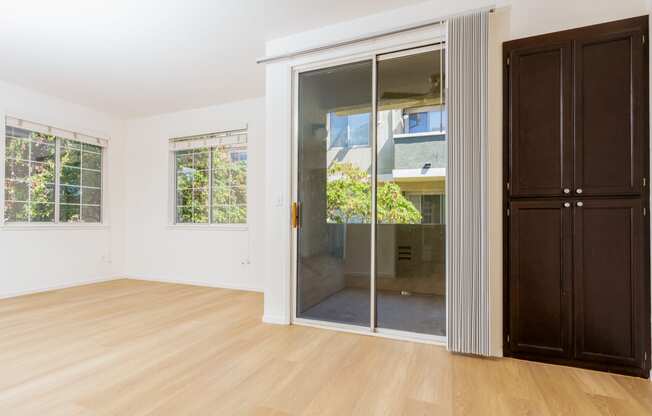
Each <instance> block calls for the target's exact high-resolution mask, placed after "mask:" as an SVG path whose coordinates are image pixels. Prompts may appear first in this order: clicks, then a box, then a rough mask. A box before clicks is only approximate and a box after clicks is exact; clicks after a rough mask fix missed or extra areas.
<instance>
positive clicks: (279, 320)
mask: <svg viewBox="0 0 652 416" xmlns="http://www.w3.org/2000/svg"><path fill="white" fill-rule="evenodd" d="M263 322H264V323H266V324H274V325H290V320H289V319H287V318H285V317H283V316H280V315H263Z"/></svg>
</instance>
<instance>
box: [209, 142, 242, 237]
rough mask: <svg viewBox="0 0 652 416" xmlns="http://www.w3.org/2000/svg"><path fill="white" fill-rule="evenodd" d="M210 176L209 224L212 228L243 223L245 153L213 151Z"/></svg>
mask: <svg viewBox="0 0 652 416" xmlns="http://www.w3.org/2000/svg"><path fill="white" fill-rule="evenodd" d="M234 155H238V156H237V157H235V156H234ZM212 175H213V189H212V193H213V196H212V201H211V202H212V222H213V223H214V224H238V223H246V204H247V189H246V185H247V152H246V150H244V149H243V150H237V151H234V150H232V149H226V148H221V149H215V151H213V171H212ZM238 204H239V205H240V206H238ZM243 207H244V208H243Z"/></svg>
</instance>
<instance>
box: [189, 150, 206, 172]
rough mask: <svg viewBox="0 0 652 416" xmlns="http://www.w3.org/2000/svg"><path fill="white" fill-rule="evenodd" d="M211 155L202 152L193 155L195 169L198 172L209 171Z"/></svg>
mask: <svg viewBox="0 0 652 416" xmlns="http://www.w3.org/2000/svg"><path fill="white" fill-rule="evenodd" d="M209 155H210V153H209V152H208V151H202V152H201V153H195V154H194V155H193V168H195V169H197V170H207V169H208V157H209Z"/></svg>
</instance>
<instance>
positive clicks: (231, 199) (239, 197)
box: [173, 135, 247, 224]
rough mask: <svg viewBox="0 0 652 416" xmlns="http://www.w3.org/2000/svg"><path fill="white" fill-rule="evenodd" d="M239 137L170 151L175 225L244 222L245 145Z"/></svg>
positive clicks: (245, 210)
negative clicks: (230, 141)
mask: <svg viewBox="0 0 652 416" xmlns="http://www.w3.org/2000/svg"><path fill="white" fill-rule="evenodd" d="M240 137H244V138H245V139H239V140H238V141H236V142H234V143H228V141H225V140H220V138H217V139H213V141H215V142H216V144H215V146H205V147H194V146H193V145H192V144H190V146H191V147H193V148H191V149H187V150H174V170H175V205H174V206H175V219H174V222H175V223H176V224H246V222H247V144H246V135H240ZM177 140H180V139H177ZM207 140H211V139H210V136H209V139H207ZM243 140H244V141H243ZM204 141H205V140H203V139H202V140H199V141H195V143H198V142H204ZM181 143H183V142H181ZM186 144H187V143H186ZM182 146H183V144H182ZM174 148H175V147H174V142H173V149H174Z"/></svg>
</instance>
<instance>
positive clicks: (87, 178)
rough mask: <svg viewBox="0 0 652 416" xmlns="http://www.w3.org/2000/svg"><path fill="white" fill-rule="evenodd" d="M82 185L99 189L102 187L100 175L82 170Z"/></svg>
mask: <svg viewBox="0 0 652 416" xmlns="http://www.w3.org/2000/svg"><path fill="white" fill-rule="evenodd" d="M81 183H82V185H83V186H90V187H93V188H99V187H101V186H102V174H101V173H100V172H95V171H93V170H86V169H82V182H81Z"/></svg>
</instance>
